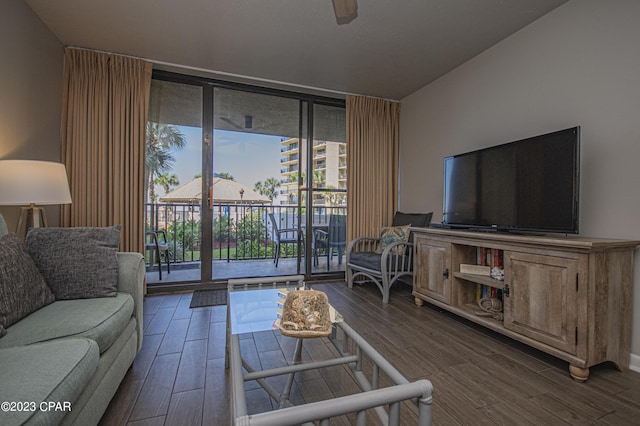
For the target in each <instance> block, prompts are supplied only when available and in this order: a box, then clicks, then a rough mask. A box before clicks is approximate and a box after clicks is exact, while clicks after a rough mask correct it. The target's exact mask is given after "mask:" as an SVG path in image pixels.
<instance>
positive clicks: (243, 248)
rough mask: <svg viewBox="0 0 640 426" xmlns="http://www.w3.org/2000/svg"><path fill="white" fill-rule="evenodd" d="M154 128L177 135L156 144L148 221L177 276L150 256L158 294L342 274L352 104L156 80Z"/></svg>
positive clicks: (191, 80) (182, 79)
mask: <svg viewBox="0 0 640 426" xmlns="http://www.w3.org/2000/svg"><path fill="white" fill-rule="evenodd" d="M149 128H150V129H153V128H157V129H162V130H164V131H165V134H166V135H170V137H169V136H166V138H165V139H163V137H164V136H161V133H160V132H157V134H158V136H156V137H155V139H154V137H151V136H152V135H151V133H150V134H149V135H148V148H154V147H155V148H156V151H158V152H157V155H156V157H157V159H156V160H154V161H155V163H152V162H148V166H149V167H148V169H147V171H148V189H149V191H148V193H149V195H148V196H147V200H146V202H147V217H146V221H147V226H148V228H149V230H150V231H161V232H164V234H166V237H167V241H168V245H169V250H168V256H169V262H170V268H171V273H170V274H167V273H166V265H165V264H164V263H162V265H163V266H162V268H163V269H162V272H163V273H162V280H160V274H159V272H158V268H159V266H158V262H157V261H156V262H155V263H154V265H151V264H150V262H151V260H152V259H151V256H150V254H151V253H148V255H147V256H148V263H149V264H148V273H147V281H148V283H149V284H150V286H153V285H166V284H168V283H206V282H213V283H215V282H222V281H224V280H226V279H228V278H235V277H249V276H267V275H289V274H298V273H302V274H305V275H307V276H308V277H311V275H312V274H334V275H335V274H340V273H341V272H343V271H344V259H343V254H344V243H341V242H340V241H338V240H337V239H336V238H338V237H336V236H335V235H334V234H333V233H331V232H330V229H329V224H330V222H331V220H330V219H331V217H332V216H343V215H344V214H346V146H345V111H344V101H342V100H335V99H328V98H319V97H316V96H309V95H305V94H299V93H292V92H283V91H278V90H273V89H264V88H257V87H253V86H243V85H238V84H231V83H225V82H220V81H212V80H207V79H202V78H197V77H188V76H182V75H176V74H170V73H160V72H158V73H155V74H154V80H153V84H152V91H151V107H150V116H149ZM170 132H172V133H170ZM153 141H155V142H153ZM150 142H153V143H150ZM154 143H155V145H154ZM153 154H154V151H153V150H149V151H148V159H152V158H153ZM160 161H162V164H160ZM160 166H162V167H160ZM334 221H335V220H334ZM323 232H324V234H323ZM330 234H331V235H330ZM338 234H339V233H338ZM338 234H336V235H338ZM328 238H330V239H331V241H330V242H329V241H328ZM162 260H164V259H162ZM336 276H337V275H336Z"/></svg>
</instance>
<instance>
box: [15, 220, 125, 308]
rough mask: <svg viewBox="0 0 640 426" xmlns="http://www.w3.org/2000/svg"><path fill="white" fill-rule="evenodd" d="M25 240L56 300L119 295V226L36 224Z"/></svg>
mask: <svg viewBox="0 0 640 426" xmlns="http://www.w3.org/2000/svg"><path fill="white" fill-rule="evenodd" d="M26 243H27V250H28V251H29V254H31V257H32V258H33V260H34V261H35V263H36V265H37V266H38V269H40V272H42V275H43V276H44V278H45V280H46V282H47V285H48V286H49V288H51V291H52V292H53V294H54V295H55V297H56V300H65V299H80V298H92V297H113V296H115V295H116V292H117V291H118V290H117V288H118V259H117V257H116V251H117V249H118V246H119V245H120V226H111V227H104V228H82V227H80V228H33V229H31V230H29V233H28V234H27V241H26Z"/></svg>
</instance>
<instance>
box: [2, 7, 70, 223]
mask: <svg viewBox="0 0 640 426" xmlns="http://www.w3.org/2000/svg"><path fill="white" fill-rule="evenodd" d="M63 60H64V49H63V46H62V43H60V41H59V40H58V39H57V38H55V37H54V36H53V34H52V33H51V32H50V31H49V30H48V29H47V27H45V25H44V24H43V23H42V21H41V20H40V19H39V18H38V17H37V16H36V15H35V14H34V13H33V11H32V10H31V9H30V8H29V6H27V5H26V3H25V2H24V1H23V0H2V1H1V2H0V64H1V65H2V66H0V160H9V159H11V160H48V161H60V155H61V152H60V147H61V136H60V118H61V110H62V72H63V69H62V64H63ZM46 209H47V218H48V221H49V225H50V226H51V225H57V224H58V223H59V211H60V208H59V207H58V206H47V207H46ZM0 213H2V214H3V215H4V217H5V219H6V220H7V224H8V225H9V229H12V230H13V229H15V227H16V225H17V222H18V216H19V214H20V207H13V206H11V207H9V206H1V207H0Z"/></svg>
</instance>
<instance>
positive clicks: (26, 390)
mask: <svg viewBox="0 0 640 426" xmlns="http://www.w3.org/2000/svg"><path fill="white" fill-rule="evenodd" d="M98 360H99V355H98V345H97V344H96V343H95V342H93V341H91V340H89V339H64V340H54V341H52V342H44V343H39V344H35V345H29V346H20V347H15V348H7V349H0V366H2V368H0V383H2V386H0V401H14V402H21V403H24V402H27V403H30V402H33V403H35V404H36V406H35V407H28V408H30V409H29V410H24V411H7V412H2V413H0V419H2V420H1V422H2V424H7V425H9V424H15V425H18V424H25V423H28V424H39V425H40V424H41V425H48V424H59V423H60V421H61V420H62V419H63V418H64V416H65V415H66V414H68V412H69V411H70V410H72V409H74V408H75V407H73V403H74V402H75V401H76V400H77V399H78V396H80V393H81V392H82V390H83V389H84V388H85V387H86V386H87V384H88V383H89V381H90V380H91V378H92V377H93V374H94V373H95V371H96V368H97V366H98ZM41 402H45V403H47V402H53V403H61V404H65V403H67V405H66V406H65V405H60V406H56V407H54V408H56V409H53V410H49V409H46V410H41V409H40V403H41ZM45 407H46V406H45ZM31 408H35V410H31Z"/></svg>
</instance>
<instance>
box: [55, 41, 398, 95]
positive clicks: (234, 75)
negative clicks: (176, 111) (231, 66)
mask: <svg viewBox="0 0 640 426" xmlns="http://www.w3.org/2000/svg"><path fill="white" fill-rule="evenodd" d="M67 47H68V48H70V49H79V50H91V51H94V52H98V53H106V54H109V55H120V56H126V57H128V58H134V59H142V60H143V61H147V62H151V63H153V64H156V65H162V66H166V67H174V68H180V69H185V70H189V71H197V72H204V73H207V74H214V75H220V76H224V77H231V78H237V79H242V80H249V81H256V82H260V83H270V84H278V85H281V86H285V87H295V88H298V89H306V90H315V91H319V92H324V93H332V94H334V95H342V96H347V95H353V96H366V97H369V98H377V99H383V100H385V101H389V102H397V103H400V102H399V101H397V100H395V99H386V98H381V97H379V96H368V95H360V94H358V93H351V92H341V91H339V90H332V89H322V88H318V87H313V86H306V85H304V84H295V83H285V82H282V81H278V80H270V79H267V78H260V77H250V76H246V75H241V74H235V73H230V72H225V71H215V70H210V69H207V68H200V67H192V66H190V65H181V64H175V63H172V62H165V61H159V60H156V59H149V58H143V57H141V56H133V55H126V54H122V53H114V52H107V51H104V50H99V49H89V48H86V47H78V46H67Z"/></svg>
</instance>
